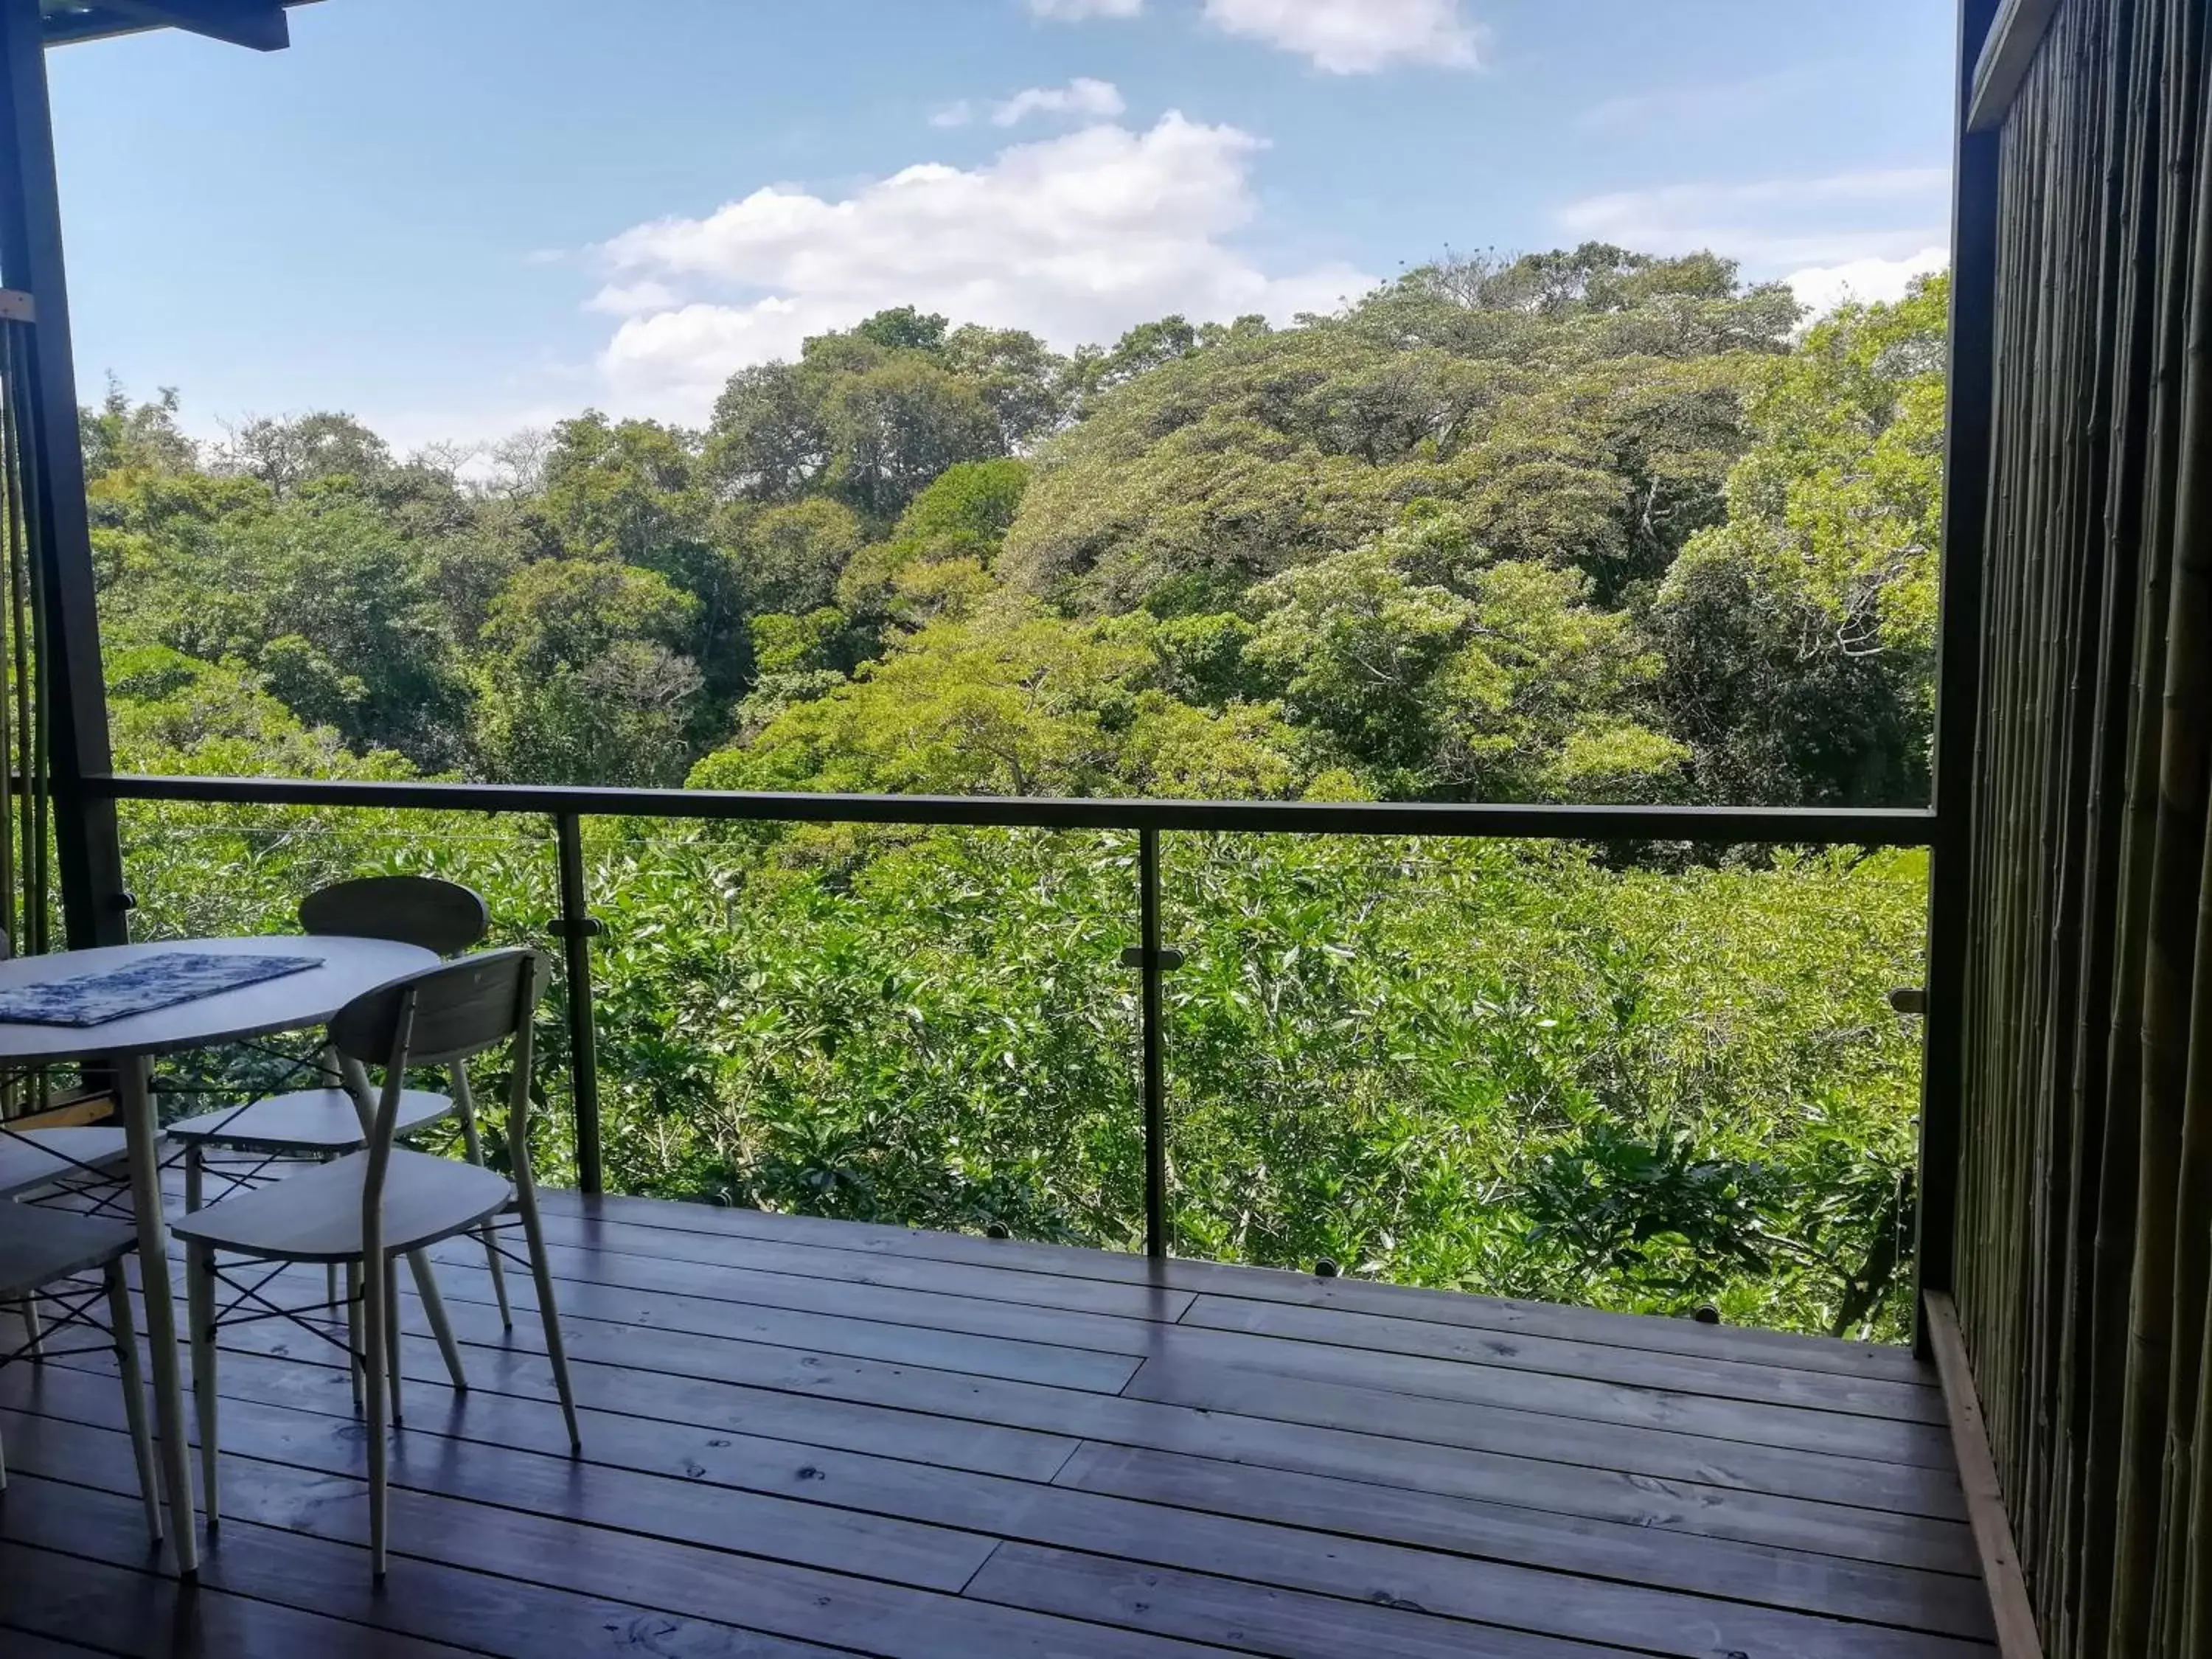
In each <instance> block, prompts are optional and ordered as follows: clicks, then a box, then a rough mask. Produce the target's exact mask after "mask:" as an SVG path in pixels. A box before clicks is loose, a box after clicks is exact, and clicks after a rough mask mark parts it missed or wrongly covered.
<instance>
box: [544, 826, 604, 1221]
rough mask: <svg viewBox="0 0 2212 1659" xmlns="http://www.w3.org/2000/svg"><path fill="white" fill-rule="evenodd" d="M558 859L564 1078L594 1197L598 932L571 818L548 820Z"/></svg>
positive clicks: (598, 1181)
mask: <svg viewBox="0 0 2212 1659" xmlns="http://www.w3.org/2000/svg"><path fill="white" fill-rule="evenodd" d="M553 834H554V838H555V840H556V842H558V844H559V848H560V855H561V917H560V921H558V923H557V924H556V932H557V933H559V934H560V935H561V945H562V966H563V969H564V978H565V982H566V983H567V986H568V1078H569V1089H570V1091H571V1095H572V1097H573V1099H572V1103H573V1104H574V1108H575V1113H576V1185H577V1187H578V1188H579V1189H580V1190H581V1191H583V1192H585V1193H587V1194H592V1196H594V1197H596V1196H598V1194H599V1193H600V1192H602V1191H603V1190H605V1165H604V1163H603V1161H602V1158H601V1154H600V1150H599V1031H598V1028H597V1027H596V1026H595V1025H594V1024H593V1023H592V935H593V934H595V933H599V931H600V927H599V922H597V921H594V920H593V919H592V914H591V901H590V896H589V895H588V894H586V891H585V890H584V833H583V826H582V823H581V822H580V820H579V818H578V817H577V816H576V814H574V812H561V813H557V814H556V815H555V817H554V819H553Z"/></svg>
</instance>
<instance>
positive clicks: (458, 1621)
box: [9, 1417, 848, 1659]
mask: <svg viewBox="0 0 2212 1659" xmlns="http://www.w3.org/2000/svg"><path fill="white" fill-rule="evenodd" d="M57 1426H58V1425H53V1424H51V1423H46V1424H41V1423H40V1421H39V1420H38V1419H23V1418H20V1417H18V1418H15V1419H11V1422H10V1427H11V1428H12V1429H14V1430H15V1431H17V1432H18V1433H20V1434H22V1437H23V1438H24V1440H25V1442H26V1447H27V1453H28V1455H29V1458H30V1460H31V1463H32V1465H33V1468H31V1470H30V1471H29V1478H28V1479H25V1480H20V1481H15V1482H11V1483H10V1487H9V1503H10V1504H21V1505H23V1506H25V1507H27V1508H28V1509H30V1510H32V1511H33V1516H47V1517H51V1516H53V1515H54V1514H55V1513H56V1512H58V1511H60V1510H68V1511H70V1512H73V1513H76V1512H82V1511H84V1510H90V1509H100V1508H104V1509H106V1510H107V1511H109V1512H111V1513H113V1514H117V1515H119V1516H121V1518H124V1519H129V1518H132V1517H135V1516H136V1515H137V1509H138V1506H137V1500H136V1498H135V1496H134V1495H133V1493H132V1492H131V1472H130V1458H129V1448H128V1447H127V1446H124V1445H113V1446H102V1445H100V1444H99V1443H98V1442H97V1441H96V1440H95V1438H94V1437H95V1436H97V1435H98V1434H99V1433H100V1431H95V1430H83V1431H80V1432H79V1433H77V1434H76V1435H75V1436H68V1435H64V1434H57V1433H55V1432H54V1430H55V1428H56V1427H57ZM26 1430H27V1432H25V1431H26ZM106 1438H107V1439H108V1440H111V1441H112V1440H114V1439H115V1438H116V1437H114V1436H112V1435H109V1436H106ZM258 1474H259V1469H258V1466H256V1465H253V1464H251V1463H248V1462H245V1461H244V1460H242V1459H241V1460H240V1461H239V1462H238V1464H237V1466H236V1468H235V1469H234V1477H235V1479H234V1485H235V1486H237V1488H238V1492H237V1496H238V1500H239V1501H238V1504H237V1506H236V1510H235V1512H234V1513H233V1514H232V1515H231V1516H229V1517H228V1519H226V1520H225V1521H224V1522H223V1524H222V1527H221V1528H220V1529H219V1530H218V1532H217V1534H216V1537H215V1538H214V1540H212V1541H210V1547H209V1548H208V1550H207V1552H206V1559H205V1560H204V1563H203V1565H202V1568H201V1576H200V1583H201V1588H202V1592H203V1593H205V1592H207V1591H210V1590H214V1591H218V1592H225V1593H236V1594H239V1595H246V1596H249V1597H252V1598H253V1599H254V1600H257V1601H273V1602H276V1603H278V1604H280V1605H282V1606H283V1607H291V1608H293V1609H295V1610H296V1611H299V1612H301V1613H312V1614H317V1615H320V1616H322V1617H324V1618H327V1619H333V1620H344V1621H346V1622H348V1623H349V1624H353V1625H362V1626H369V1627H371V1628H372V1629H374V1630H375V1631H378V1632H389V1633H391V1634H392V1635H394V1636H397V1637H400V1638H415V1639H416V1640H421V1641H438V1642H441V1643H442V1644H457V1645H459V1646H462V1647H465V1648H468V1649H470V1650H475V1651H479V1652H483V1653H488V1654H496V1655H502V1656H508V1659H630V1656H635V1654H636V1653H638V1652H639V1651H640V1650H641V1648H642V1649H644V1650H646V1651H648V1652H661V1653H681V1654H684V1655H686V1656H700V1659H705V1656H709V1655H712V1656H718V1659H720V1656H726V1659H737V1656H744V1659H833V1656H835V1655H836V1654H837V1653H839V1652H841V1651H848V1650H839V1649H836V1648H828V1647H823V1646H819V1645H817V1644H813V1643H800V1642H794V1641H790V1640H787V1639H785V1638H780V1637H772V1636H763V1635H762V1634H761V1633H759V1632H753V1631H746V1630H742V1629H738V1628H736V1627H734V1626H726V1625H719V1624H714V1623H712V1622H710V1621H707V1620H696V1619H690V1618H685V1617H682V1616H679V1615H674V1614H671V1613H667V1612H665V1610H662V1609H659V1608H657V1607H649V1606H646V1607H641V1606H639V1605H638V1604H637V1603H636V1602H635V1601H608V1600H605V1599H600V1598H597V1597H592V1596H587V1595H578V1594H576V1593H575V1592H574V1591H572V1590H568V1589H562V1588H560V1587H559V1586H557V1585H554V1584H550V1583H529V1582H526V1581H525V1580H523V1579H520V1578H516V1577H511V1576H509V1575H507V1574H503V1573H488V1572H478V1571H469V1570H466V1569H463V1568H458V1567H454V1566H452V1565H447V1564H446V1563H443V1562H439V1561H430V1560H423V1559H420V1558H414V1559H409V1560H408V1561H407V1564H406V1568H405V1571H406V1580H405V1585H404V1590H403V1591H402V1592H401V1593H398V1594H380V1593H379V1592H377V1591H376V1590H375V1589H374V1587H373V1586H372V1585H371V1583H370V1582H369V1569H368V1550H367V1548H366V1547H363V1546H362V1545H359V1544H353V1543H343V1542H338V1541H331V1540H327V1539H324V1538H320V1537H318V1536H315V1535H314V1534H310V1533H306V1532H301V1531H299V1530H296V1529H295V1528H293V1527H292V1526H290V1525H289V1519H290V1517H291V1516H292V1515H293V1514H295V1512H296V1511H297V1510H299V1509H300V1508H301V1506H302V1505H303V1504H305V1505H317V1504H328V1503H331V1502H335V1501H339V1500H341V1499H343V1500H344V1501H349V1502H352V1503H354V1504H356V1505H363V1504H366V1503H367V1502H368V1498H367V1494H366V1492H365V1490H356V1491H351V1492H332V1491H331V1488H330V1486H329V1485H328V1483H327V1482H325V1483H319V1484H315V1485H312V1486H311V1485H307V1484H306V1483H303V1482H302V1481H301V1480H300V1479H299V1477H298V1475H297V1474H296V1472H294V1471H287V1470H283V1469H274V1470H269V1471H267V1473H266V1475H265V1477H264V1478H256V1477H257V1475H258ZM88 1487H89V1488H92V1490H89V1491H88V1490H87V1488H88ZM18 1490H21V1491H22V1492H25V1493H26V1494H27V1496H25V1497H24V1498H20V1499H19V1498H16V1497H15V1492H17V1491H18ZM29 1525H30V1527H31V1528H33V1529H35V1528H36V1525H37V1522H36V1520H35V1519H34V1520H33V1521H32V1522H30V1523H29ZM490 1529H491V1530H493V1531H494V1532H496V1528H495V1526H493V1527H492V1528H490ZM439 1650H440V1651H445V1650H446V1649H445V1648H444V1647H443V1646H441V1648H440V1649H439ZM303 1651H305V1650H303ZM9 1659H15V1654H14V1652H13V1650H9Z"/></svg>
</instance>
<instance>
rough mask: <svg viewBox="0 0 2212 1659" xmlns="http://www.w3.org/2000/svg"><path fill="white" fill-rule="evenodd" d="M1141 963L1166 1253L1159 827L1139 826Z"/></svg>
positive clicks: (1157, 1210) (1158, 1216)
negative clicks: (1145, 827) (1141, 827)
mask: <svg viewBox="0 0 2212 1659" xmlns="http://www.w3.org/2000/svg"><path fill="white" fill-rule="evenodd" d="M1137 892H1138V918H1139V920H1138V929H1139V944H1138V946H1137V951H1138V958H1139V960H1138V969H1139V973H1140V974H1141V975H1142V976H1143V980H1144V996H1145V1006H1144V1020H1145V1254H1146V1255H1149V1256H1150V1257H1152V1260H1153V1261H1166V1260H1167V1259H1168V1229H1169V1225H1170V1224H1169V1220H1168V1108H1167V1077H1166V1064H1165V1060H1164V1054H1163V1052H1162V1042H1163V1035H1164V1034H1163V1032H1162V1030H1161V1019H1160V975H1161V974H1162V973H1163V972H1164V969H1165V968H1166V966H1167V964H1166V963H1164V961H1163V960H1162V957H1163V952H1162V951H1161V950H1160V832H1159V831H1158V830H1157V829H1139V831H1138V832H1137Z"/></svg>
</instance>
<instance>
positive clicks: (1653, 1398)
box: [1146, 1325, 1951, 1469]
mask: <svg viewBox="0 0 2212 1659" xmlns="http://www.w3.org/2000/svg"><path fill="white" fill-rule="evenodd" d="M1155 1354H1156V1357H1157V1358H1159V1359H1162V1360H1189V1361H1191V1362H1193V1363H1198V1364H1220V1365H1231V1366H1238V1367H1242V1368H1244V1369H1248V1370H1261V1371H1265V1372H1267V1373H1269V1374H1271V1375H1273V1376H1285V1377H1306V1378H1311V1379H1312V1380H1313V1381H1315V1382H1317V1383H1344V1384H1346V1385H1349V1386H1351V1387H1353V1388H1364V1389H1374V1390H1376V1392H1378V1393H1383V1394H1393V1395H1407V1396H1410V1397H1412V1398H1413V1399H1417V1400H1449V1401H1458V1402H1460V1403H1462V1404H1463V1405H1467V1406H1495V1407H1506V1408H1508V1409H1510V1410H1515V1411H1522V1412H1528V1413H1534V1414H1535V1415H1537V1416H1541V1417H1554V1418H1568V1419H1576V1420H1578V1421H1581V1422H1585V1423H1612V1424H1616V1425H1620V1426H1622V1427H1624V1428H1646V1429H1671V1430H1674V1431H1677V1432H1679V1433H1682V1434H1698V1435H1705V1436H1709V1437H1713V1438H1716V1439H1722V1440H1734V1441H1741V1442H1743V1443H1747V1444H1752V1445H1760V1446H1776V1447H1794V1448H1796V1449H1797V1450H1799V1451H1807V1452H1816V1453H1820V1454H1821V1455H1826V1456H1833V1457H1855V1458H1863V1459H1866V1460H1869V1461H1871V1462H1881V1463H1903V1464H1909V1465H1911V1466H1913V1467H1915V1468H1937V1469H1941V1468H1950V1467H1951V1456H1950V1454H1949V1452H1948V1450H1947V1447H1948V1437H1947V1432H1946V1431H1944V1430H1943V1429H1942V1428H1939V1427H1938V1426H1937V1425H1935V1424H1933V1423H1923V1422H1919V1421H1917V1420H1914V1421H1905V1422H1899V1421H1893V1420H1886V1419H1881V1418H1878V1417H1861V1416H1855V1415H1850V1414H1847V1413H1843V1412H1825V1411H1814V1410H1808V1409H1807V1408H1805V1407H1792V1406H1766V1405H1761V1404H1759V1403H1758V1402H1756V1401H1742V1400H1723V1399H1716V1398H1714V1397H1713V1396H1712V1395H1701V1394H1678V1393H1674V1392H1670V1391H1668V1390H1666V1389H1644V1388H1638V1387H1636V1386H1634V1385H1633V1384H1630V1383H1603V1382H1597V1381H1594V1380H1592V1379H1589V1378H1587V1377H1576V1376H1553V1375H1551V1374H1548V1373H1546V1372H1541V1371H1521V1370H1510V1369H1509V1368H1506V1367H1503V1366H1498V1365H1480V1364H1470V1363H1468V1362H1467V1361H1464V1360H1456V1359H1424V1358H1419V1357H1418V1356H1415V1355H1412V1354H1395V1353H1363V1352H1360V1351H1359V1350H1358V1349H1356V1348H1346V1347H1340V1346H1336V1345H1334V1344H1332V1343H1326V1342H1298V1341H1292V1340H1288V1339H1285V1338H1283V1337H1274V1336H1247V1335H1245V1334H1243V1333H1242V1332H1240V1331H1214V1330H1206V1329H1204V1328H1194V1327H1191V1326H1187V1325H1178V1326H1176V1327H1174V1328H1171V1329H1169V1330H1166V1331H1164V1332H1163V1333H1162V1334H1161V1336H1160V1340H1159V1345H1158V1348H1157V1349H1156V1350H1155ZM1146 1363H1147V1364H1149V1363H1151V1362H1150V1361H1147V1362H1146Z"/></svg>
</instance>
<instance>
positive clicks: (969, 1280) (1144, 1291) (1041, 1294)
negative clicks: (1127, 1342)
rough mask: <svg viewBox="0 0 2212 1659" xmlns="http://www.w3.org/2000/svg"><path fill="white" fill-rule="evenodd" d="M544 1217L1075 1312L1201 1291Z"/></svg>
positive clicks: (1165, 1304) (757, 1264)
mask: <svg viewBox="0 0 2212 1659" xmlns="http://www.w3.org/2000/svg"><path fill="white" fill-rule="evenodd" d="M720 1213H724V1212H720V1211H708V1214H720ZM544 1220H545V1236H546V1237H547V1238H548V1239H549V1240H557V1241H558V1242H560V1243H564V1244H575V1245H580V1246H582V1247H584V1248H586V1249H605V1250H613V1251H617V1252H624V1253H628V1254H633V1255H650V1256H653V1257H654V1258H656V1259H658V1260H661V1261H702V1262H705V1263H707V1264H708V1265H709V1266H722V1265H734V1266H743V1267H751V1268H754V1269H756V1270H757V1271H761V1272H774V1273H793V1274H797V1275H799V1276H800V1277H802V1278H843V1279H850V1280H851V1281H853V1282H854V1283H857V1284H863V1285H896V1286H902V1287H904V1288H907V1289H910V1290H924V1291H949V1292H951V1293H953V1294H956V1295H963V1296H973V1297H982V1298H985V1299H988V1300H994V1301H1000V1302H1012V1303H1017V1304H1027V1305H1030V1306H1034V1307H1043V1308H1060V1309H1064V1310H1069V1311H1072V1312H1079V1313H1101V1314H1115V1315H1119V1316H1121V1317H1123V1318H1127V1319H1165V1320H1174V1319H1176V1318H1177V1317H1179V1316H1181V1315H1182V1311H1183V1310H1184V1309H1186V1308H1188V1306H1189V1305H1190V1304H1191V1300H1192V1297H1193V1296H1194V1292H1193V1291H1186V1290H1178V1289H1176V1288H1175V1287H1173V1286H1171V1285H1166V1284H1164V1283H1153V1282H1150V1281H1148V1279H1146V1278H1145V1277H1143V1276H1139V1277H1137V1278H1133V1279H1123V1278H1118V1277H1117V1278H1113V1279H1097V1278H1092V1277H1090V1276H1087V1275H1084V1274H1078V1273H1032V1272H1027V1271H1024V1270H1023V1269H1021V1268H1019V1267H1015V1266H1013V1265H1012V1264H1011V1263H1001V1262H995V1261H939V1260H937V1259H936V1258H934V1257H908V1256H904V1255H896V1254H885V1253H881V1252H877V1251H869V1250H852V1249H844V1250H840V1249H836V1248H834V1247H832V1246H828V1245H824V1244H821V1243H814V1242H811V1241H808V1242H800V1241H796V1240H786V1239H779V1238H770V1237H761V1238H749V1239H746V1240H745V1241H744V1244H743V1247H742V1251H741V1252H733V1251H732V1242H731V1240H730V1238H729V1237H728V1236H727V1235H725V1234H719V1233H701V1232H695V1231H691V1230H690V1229H678V1228H645V1227H637V1226H630V1225H622V1226H617V1225H610V1224H606V1223H603V1222H595V1221H592V1220H591V1219H589V1218H584V1217H580V1216H576V1215H574V1214H563V1213H561V1212H549V1213H548V1214H547V1215H546V1216H545V1218H544ZM832 1225H836V1224H832ZM989 1242H990V1241H988V1240H982V1239H979V1240H977V1241H976V1243H989ZM733 1255H736V1260H735V1261H733V1260H732V1257H733Z"/></svg>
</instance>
